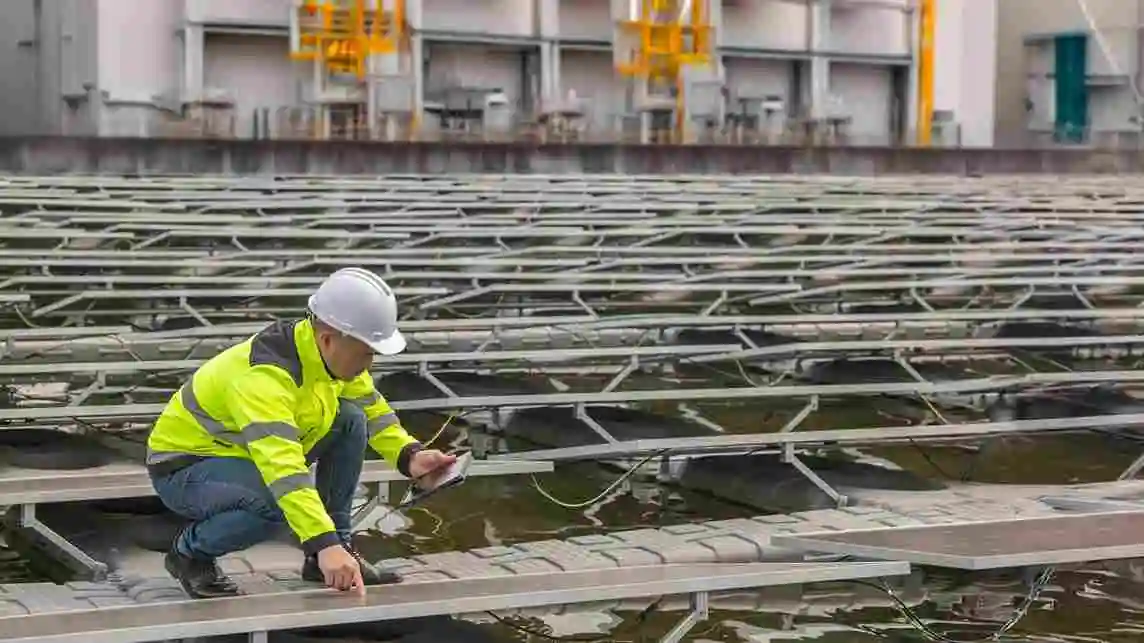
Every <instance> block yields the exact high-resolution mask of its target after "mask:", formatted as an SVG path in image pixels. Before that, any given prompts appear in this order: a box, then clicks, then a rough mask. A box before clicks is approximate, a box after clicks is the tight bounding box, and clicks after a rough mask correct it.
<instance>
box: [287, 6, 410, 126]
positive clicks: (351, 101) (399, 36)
mask: <svg viewBox="0 0 1144 643" xmlns="http://www.w3.org/2000/svg"><path fill="white" fill-rule="evenodd" d="M290 27H291V29H290V56H291V58H293V59H294V60H298V61H303V62H308V63H310V64H312V65H313V69H314V83H313V86H314V95H313V96H312V100H313V102H314V103H316V104H317V106H318V108H319V110H320V111H321V112H322V114H321V116H320V121H321V122H322V124H323V125H321V126H322V127H323V129H324V133H325V134H326V135H327V136H328V134H329V120H330V110H331V106H339V107H343V108H344V107H346V106H350V107H352V106H355V105H356V106H357V107H358V108H359V109H358V110H357V114H356V117H355V118H354V119H353V120H354V121H355V122H357V123H361V122H363V121H364V123H365V124H366V125H367V127H368V129H369V131H370V132H371V134H370V135H371V137H374V136H376V134H377V130H378V128H379V127H380V126H381V121H382V114H381V113H380V112H381V111H382V110H381V109H380V107H381V106H380V105H379V85H380V83H381V82H382V79H383V78H385V79H389V80H392V79H394V78H400V77H401V76H402V74H403V73H404V74H405V75H406V76H408V75H409V73H410V72H409V69H408V67H409V65H408V53H409V50H410V48H409V31H410V30H409V25H408V15H407V13H406V3H405V0H294V4H293V10H292V15H291V17H290ZM403 68H404V69H403ZM386 111H391V110H386ZM413 112H414V109H413V104H412V101H410V104H409V106H408V113H409V114H413Z"/></svg>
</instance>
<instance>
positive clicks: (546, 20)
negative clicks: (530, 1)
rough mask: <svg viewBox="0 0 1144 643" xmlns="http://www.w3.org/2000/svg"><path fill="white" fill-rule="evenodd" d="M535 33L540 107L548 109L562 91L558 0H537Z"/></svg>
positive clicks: (556, 100)
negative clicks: (557, 42)
mask: <svg viewBox="0 0 1144 643" xmlns="http://www.w3.org/2000/svg"><path fill="white" fill-rule="evenodd" d="M535 6H536V12H537V14H536V18H537V20H536V26H537V31H538V32H539V33H537V35H538V36H539V37H540V102H541V109H543V110H548V109H549V108H551V106H552V105H553V104H555V103H557V102H559V101H560V99H561V97H562V94H563V91H562V90H561V87H560V46H559V45H557V44H556V40H557V38H559V36H560V2H559V0H537V2H536V5H535Z"/></svg>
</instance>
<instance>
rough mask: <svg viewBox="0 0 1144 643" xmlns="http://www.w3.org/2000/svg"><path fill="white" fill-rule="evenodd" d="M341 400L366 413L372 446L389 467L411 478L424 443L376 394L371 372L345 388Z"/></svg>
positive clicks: (362, 375)
mask: <svg viewBox="0 0 1144 643" xmlns="http://www.w3.org/2000/svg"><path fill="white" fill-rule="evenodd" d="M342 398H343V399H345V400H346V401H348V402H353V403H354V404H357V405H358V406H360V407H361V408H362V410H364V411H365V417H366V420H367V424H366V426H367V428H368V430H369V446H370V447H371V448H372V449H373V450H374V451H376V452H377V454H378V455H380V456H381V457H382V459H384V460H385V461H386V462H388V463H389V466H391V467H393V468H395V469H397V470H398V472H400V473H401V475H403V476H405V477H407V478H408V477H409V462H410V460H411V459H412V458H413V456H414V455H415V454H416V453H417V452H418V451H420V450H421V443H420V442H418V441H417V438H414V437H413V436H411V435H409V433H408V432H406V430H405V428H404V427H402V426H401V421H400V420H399V419H398V418H397V413H395V412H394V411H393V407H391V406H389V402H387V401H385V398H384V397H382V396H381V393H378V392H377V387H375V386H374V384H373V376H372V375H370V373H369V371H366V372H364V373H362V374H361V375H359V376H358V377H357V378H356V379H354V380H353V381H351V382H349V383H348V384H346V387H345V389H343V390H342Z"/></svg>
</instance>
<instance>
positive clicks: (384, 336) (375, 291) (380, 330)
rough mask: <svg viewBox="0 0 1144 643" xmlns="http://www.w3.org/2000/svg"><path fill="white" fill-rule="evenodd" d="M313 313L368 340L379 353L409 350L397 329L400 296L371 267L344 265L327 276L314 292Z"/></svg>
mask: <svg viewBox="0 0 1144 643" xmlns="http://www.w3.org/2000/svg"><path fill="white" fill-rule="evenodd" d="M309 307H310V312H311V313H312V314H313V315H314V317H316V318H318V319H319V320H321V321H322V322H324V323H325V324H326V325H328V326H330V327H331V328H333V329H335V330H338V331H341V332H342V333H345V334H346V335H349V336H350V337H353V338H354V339H357V340H360V341H362V342H365V344H366V345H368V346H369V347H370V348H372V349H373V350H374V352H375V353H380V354H381V355H396V354H398V353H400V352H401V351H403V350H405V337H404V336H402V334H401V331H399V330H397V298H396V297H395V296H394V295H393V290H392V289H390V287H389V286H388V285H387V284H386V283H385V281H384V280H382V278H381V277H378V276H377V275H375V274H374V273H372V272H370V271H369V270H365V269H363V268H342V269H341V270H338V271H337V272H335V273H334V274H332V275H330V276H329V277H326V280H325V281H323V282H322V285H320V286H318V290H317V291H315V292H314V294H313V295H310V301H309Z"/></svg>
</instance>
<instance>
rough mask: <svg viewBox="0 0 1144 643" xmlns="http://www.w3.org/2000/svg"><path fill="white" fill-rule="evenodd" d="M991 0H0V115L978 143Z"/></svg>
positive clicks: (179, 132)
mask: <svg viewBox="0 0 1144 643" xmlns="http://www.w3.org/2000/svg"><path fill="white" fill-rule="evenodd" d="M996 4H997V0H974V2H968V3H962V2H956V3H943V2H940V0H368V1H367V0H148V1H147V2H126V1H124V0H8V1H7V2H6V5H5V6H6V14H5V20H4V21H3V24H2V25H0V41H2V42H4V43H5V47H6V51H7V52H8V53H7V55H6V56H3V57H0V90H2V91H0V111H2V114H3V118H0V124H2V125H0V127H2V128H4V130H5V131H7V132H8V133H37V132H38V133H63V134H69V135H100V136H222V137H238V138H265V137H299V136H302V137H317V138H373V139H405V138H409V137H413V136H420V137H448V136H457V137H462V136H478V137H482V138H494V139H495V138H498V137H521V136H526V135H528V136H535V137H539V138H541V139H542V140H593V139H595V140H602V139H603V140H615V139H616V138H617V137H627V138H629V139H630V140H642V141H654V140H672V141H704V140H712V141H731V142H734V141H741V142H772V143H777V142H796V141H805V140H807V139H808V138H813V139H814V140H821V141H826V142H834V143H850V144H877V145H885V144H898V143H912V142H914V141H916V140H921V142H923V143H927V142H933V143H934V144H942V145H956V144H961V145H990V144H992V141H993V122H994V116H993V110H994V106H995V105H994V100H993V96H994V87H995V83H994V80H993V75H992V73H991V70H992V68H993V65H994V61H993V57H994V54H995V50H994V48H993V47H991V46H987V47H982V46H980V45H981V40H982V39H984V40H985V41H986V42H989V41H991V35H990V34H991V33H992V31H993V29H994V28H995V26H996V20H997V13H996V12H997V9H996ZM927 16H928V19H927ZM919 116H920V118H919ZM919 123H921V128H920V129H919V126H918V124H919Z"/></svg>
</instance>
